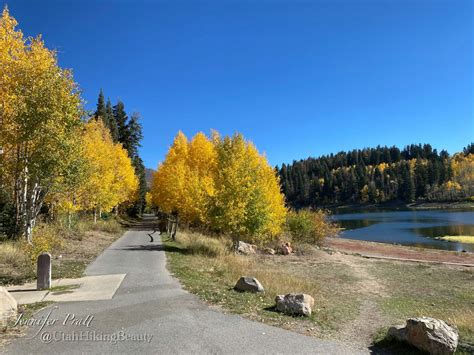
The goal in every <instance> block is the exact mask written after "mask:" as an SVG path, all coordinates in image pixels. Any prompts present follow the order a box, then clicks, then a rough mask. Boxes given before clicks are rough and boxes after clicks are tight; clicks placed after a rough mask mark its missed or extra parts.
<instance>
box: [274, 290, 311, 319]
mask: <svg viewBox="0 0 474 355" xmlns="http://www.w3.org/2000/svg"><path fill="white" fill-rule="evenodd" d="M275 303H276V309H277V310H278V311H280V312H283V313H285V314H288V315H302V316H309V315H311V312H312V308H313V307H314V298H313V297H311V296H310V295H307V294H305V293H299V294H294V293H289V294H287V295H278V296H276V297H275Z"/></svg>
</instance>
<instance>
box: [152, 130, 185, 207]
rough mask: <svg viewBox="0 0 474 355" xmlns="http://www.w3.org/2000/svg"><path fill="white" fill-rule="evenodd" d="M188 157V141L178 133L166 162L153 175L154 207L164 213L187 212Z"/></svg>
mask: <svg viewBox="0 0 474 355" xmlns="http://www.w3.org/2000/svg"><path fill="white" fill-rule="evenodd" d="M187 156H188V139H187V138H186V136H185V135H184V134H183V133H182V132H178V134H177V135H176V137H175V139H174V142H173V145H172V146H171V147H170V149H169V151H168V154H167V155H166V158H165V161H164V162H163V163H161V164H160V165H159V166H158V169H157V171H156V172H155V173H154V174H153V179H152V186H151V193H152V197H153V203H154V205H156V206H158V207H159V208H160V209H161V211H162V212H165V213H178V214H181V212H183V211H185V208H186V206H185V204H186V202H185V201H186V198H185V192H184V191H185V180H186V176H187V175H188V174H187V172H186V170H187V168H188V165H187Z"/></svg>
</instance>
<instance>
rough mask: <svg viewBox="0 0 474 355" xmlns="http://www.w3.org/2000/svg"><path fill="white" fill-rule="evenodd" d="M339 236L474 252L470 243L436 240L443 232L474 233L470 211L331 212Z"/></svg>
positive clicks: (447, 233)
mask: <svg viewBox="0 0 474 355" xmlns="http://www.w3.org/2000/svg"><path fill="white" fill-rule="evenodd" d="M332 218H333V219H334V220H335V221H337V222H338V223H339V224H340V226H341V227H342V228H344V231H343V232H342V233H341V237H342V238H349V239H357V240H367V241H371V242H382V243H392V244H393V243H395V244H401V245H410V246H418V247H424V248H436V249H446V250H456V251H462V250H466V251H470V252H474V244H465V243H458V242H448V241H444V240H437V239H435V238H436V237H443V236H446V235H472V236H474V211H469V212H460V211H448V210H439V211H393V212H392V211H387V212H367V213H349V214H335V215H333V216H332Z"/></svg>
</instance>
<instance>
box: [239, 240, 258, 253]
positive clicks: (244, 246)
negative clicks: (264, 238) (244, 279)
mask: <svg viewBox="0 0 474 355" xmlns="http://www.w3.org/2000/svg"><path fill="white" fill-rule="evenodd" d="M237 252H238V253H240V254H244V255H250V254H256V253H257V246H256V245H253V244H249V243H245V242H242V241H238V242H237Z"/></svg>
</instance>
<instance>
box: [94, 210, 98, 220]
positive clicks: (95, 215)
mask: <svg viewBox="0 0 474 355" xmlns="http://www.w3.org/2000/svg"><path fill="white" fill-rule="evenodd" d="M96 223H97V209H95V208H94V224H96Z"/></svg>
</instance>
